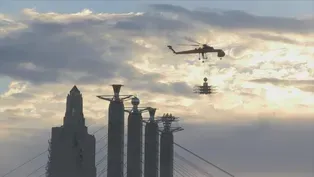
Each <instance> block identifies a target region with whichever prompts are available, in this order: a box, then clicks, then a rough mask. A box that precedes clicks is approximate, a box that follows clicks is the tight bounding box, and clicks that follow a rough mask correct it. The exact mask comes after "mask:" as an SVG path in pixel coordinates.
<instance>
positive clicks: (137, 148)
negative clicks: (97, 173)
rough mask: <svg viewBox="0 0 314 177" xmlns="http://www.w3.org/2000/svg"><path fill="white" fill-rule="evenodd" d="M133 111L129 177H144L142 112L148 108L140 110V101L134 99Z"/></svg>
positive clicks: (130, 127)
mask: <svg viewBox="0 0 314 177" xmlns="http://www.w3.org/2000/svg"><path fill="white" fill-rule="evenodd" d="M131 103H132V105H133V107H132V109H131V110H130V111H129V110H126V112H129V117H128V141H127V177H141V176H142V154H143V152H142V147H143V140H142V138H143V117H142V112H143V111H145V110H147V108H144V109H140V108H139V107H138V105H139V104H140V100H139V99H138V98H137V97H133V98H132V101H131Z"/></svg>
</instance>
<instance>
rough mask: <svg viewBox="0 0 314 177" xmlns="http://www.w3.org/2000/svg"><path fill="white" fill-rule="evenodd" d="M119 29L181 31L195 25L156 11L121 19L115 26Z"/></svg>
mask: <svg viewBox="0 0 314 177" xmlns="http://www.w3.org/2000/svg"><path fill="white" fill-rule="evenodd" d="M114 27H115V28H117V29H123V30H137V31H147V32H149V31H150V32H156V31H158V33H160V32H162V31H167V32H169V31H181V30H187V29H190V28H192V27H193V25H191V24H188V23H185V22H182V21H179V20H172V19H166V18H164V17H162V16H160V15H158V14H155V13H152V14H150V13H146V14H145V15H143V16H135V17H132V18H129V19H127V20H124V21H119V22H117V24H116V25H115V26H114Z"/></svg>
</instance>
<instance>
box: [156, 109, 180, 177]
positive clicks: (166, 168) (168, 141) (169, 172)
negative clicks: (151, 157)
mask: <svg viewBox="0 0 314 177" xmlns="http://www.w3.org/2000/svg"><path fill="white" fill-rule="evenodd" d="M177 119H178V118H177V117H174V116H172V115H171V114H164V115H163V116H162V117H161V121H162V122H163V126H164V127H163V129H162V130H161V137H160V177H173V132H176V131H181V130H183V129H182V128H181V127H171V124H172V122H174V121H177Z"/></svg>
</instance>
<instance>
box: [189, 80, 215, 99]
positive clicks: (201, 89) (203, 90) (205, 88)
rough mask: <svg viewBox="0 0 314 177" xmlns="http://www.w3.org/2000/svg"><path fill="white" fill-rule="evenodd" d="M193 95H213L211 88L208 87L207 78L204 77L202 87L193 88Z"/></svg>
mask: <svg viewBox="0 0 314 177" xmlns="http://www.w3.org/2000/svg"><path fill="white" fill-rule="evenodd" d="M194 93H197V94H205V95H208V94H213V93H214V90H213V86H211V85H208V83H207V78H206V77H205V78H204V83H203V85H201V86H195V87H194Z"/></svg>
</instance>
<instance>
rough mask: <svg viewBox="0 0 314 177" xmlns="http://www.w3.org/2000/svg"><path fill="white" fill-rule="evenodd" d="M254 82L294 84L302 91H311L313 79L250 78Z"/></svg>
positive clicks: (312, 89) (313, 89)
mask: <svg viewBox="0 0 314 177" xmlns="http://www.w3.org/2000/svg"><path fill="white" fill-rule="evenodd" d="M252 82H256V83H262V84H263V83H271V84H274V85H279V86H296V87H298V88H300V89H301V90H304V91H309V92H313V91H314V80H293V79H292V80H284V79H276V78H261V79H255V80H252Z"/></svg>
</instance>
